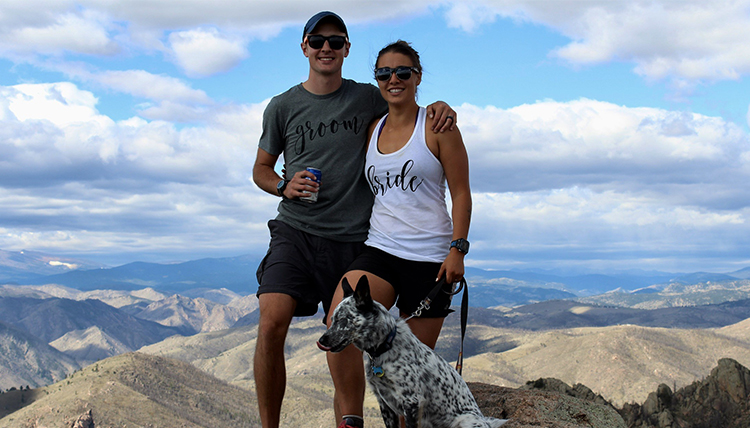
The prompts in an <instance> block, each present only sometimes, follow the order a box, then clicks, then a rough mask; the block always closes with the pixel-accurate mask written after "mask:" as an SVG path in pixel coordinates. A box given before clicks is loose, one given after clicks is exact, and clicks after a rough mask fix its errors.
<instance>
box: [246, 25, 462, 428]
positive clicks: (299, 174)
mask: <svg viewBox="0 0 750 428" xmlns="http://www.w3.org/2000/svg"><path fill="white" fill-rule="evenodd" d="M302 37H303V40H302V44H301V47H302V52H303V54H304V55H305V57H307V59H308V61H309V66H310V69H309V75H308V79H307V80H306V81H305V82H303V83H301V84H299V85H296V86H294V87H292V88H291V89H289V90H288V91H286V92H284V93H283V94H280V95H278V96H276V97H274V98H273V99H272V100H271V102H270V103H269V105H268V107H267V108H266V111H265V112H264V115H263V133H262V135H261V137H260V143H259V146H258V154H257V157H256V160H255V165H254V167H253V180H254V181H255V183H256V184H257V185H258V187H260V188H261V189H263V190H265V191H266V192H268V193H271V194H274V195H277V196H280V197H281V198H282V199H281V202H280V203H279V208H278V211H279V214H278V215H277V216H276V218H275V219H274V220H271V221H269V222H268V226H269V230H270V233H271V243H270V245H269V250H268V254H266V257H265V258H264V259H263V261H262V262H261V264H260V266H259V267H258V283H259V284H260V287H259V288H258V300H259V303H260V321H259V325H258V339H257V344H256V348H255V360H254V373H255V384H256V390H257V394H258V407H259V409H260V418H261V423H262V424H263V427H264V428H276V427H278V426H279V419H280V413H281V403H282V400H283V397H284V391H285V389H286V368H285V363H284V342H285V339H286V335H287V332H288V330H289V325H290V323H291V321H292V318H293V317H294V316H311V315H314V314H315V313H316V312H317V309H318V305H319V304H320V303H321V302H322V303H323V308H325V310H326V311H327V310H328V307H329V305H330V302H331V298H332V296H333V293H334V291H335V287H336V285H337V284H338V281H339V279H340V278H341V276H342V275H343V274H344V273H345V272H346V269H347V267H348V265H349V263H351V261H352V260H353V259H354V258H355V257H356V256H357V255H358V254H359V252H360V250H361V249H362V247H363V242H364V240H365V239H366V238H367V230H368V226H369V217H370V211H371V208H372V192H370V191H369V190H368V187H367V182H366V180H365V178H364V174H363V167H364V157H365V151H366V144H367V143H366V140H367V126H368V124H369V123H370V122H371V121H372V120H373V119H376V118H379V117H380V116H382V115H383V114H384V113H385V112H386V110H387V104H386V103H385V101H384V100H383V98H382V97H381V95H380V93H379V90H378V88H376V87H375V86H374V85H370V84H362V83H357V82H354V81H352V80H348V79H344V78H343V77H342V72H341V68H342V65H343V62H344V58H346V57H347V56H348V55H349V48H350V47H351V44H350V43H349V39H348V32H347V29H346V25H345V24H344V21H343V20H342V19H341V18H340V17H339V16H338V15H336V14H335V13H333V12H320V13H318V14H316V15H315V16H313V17H312V18H310V20H309V21H308V22H307V24H306V25H305V28H304V32H303V35H302ZM427 108H428V113H430V114H431V115H432V116H433V117H434V125H433V129H434V130H435V132H439V131H440V130H442V129H443V128H446V129H447V128H448V127H452V126H453V124H454V121H455V119H454V117H455V112H454V111H453V110H451V109H450V107H448V105H447V104H445V103H437V105H431V106H428V107H427ZM281 154H283V155H284V162H285V168H286V172H285V177H283V178H282V177H281V176H279V175H278V174H277V173H276V171H275V170H274V168H275V166H276V162H277V160H278V157H279V155H281ZM306 167H314V168H317V169H319V170H321V172H322V179H321V180H320V184H318V183H317V182H316V181H314V180H315V176H314V175H313V174H312V173H311V172H309V171H307V170H306ZM287 177H292V178H291V179H287ZM315 192H317V194H318V197H317V201H316V202H307V201H304V200H301V199H300V198H304V197H309V196H310V195H311V194H312V193H315ZM362 394H363V395H364V391H362ZM341 401H342V398H341V397H335V399H334V408H335V412H336V417H337V421H338V420H341V425H339V426H340V427H347V426H360V427H361V426H362V418H361V416H362V409H361V398H355V400H354V401H355V403H356V402H357V401H359V402H360V404H359V406H357V405H356V404H355V405H354V406H353V405H351V404H350V403H345V404H342V402H341ZM352 407H355V408H354V409H353V408H352ZM356 407H358V408H356ZM344 415H346V416H348V417H347V418H344V417H343V416H344Z"/></svg>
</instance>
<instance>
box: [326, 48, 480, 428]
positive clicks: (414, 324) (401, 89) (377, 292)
mask: <svg viewBox="0 0 750 428" xmlns="http://www.w3.org/2000/svg"><path fill="white" fill-rule="evenodd" d="M375 78H376V79H377V82H378V87H379V88H380V93H381V94H382V95H383V98H384V99H385V100H386V101H387V102H388V111H389V113H388V114H387V115H386V116H384V117H383V118H382V119H381V120H380V121H379V122H377V123H373V124H372V125H371V126H370V128H369V135H370V139H369V146H368V150H367V159H366V165H365V174H366V177H367V180H368V182H369V184H370V188H371V190H372V192H373V194H374V195H375V203H374V205H373V212H372V216H371V218H370V231H369V235H368V239H367V241H366V242H365V244H366V245H367V247H366V249H365V251H364V252H363V254H362V255H360V256H359V257H358V258H357V259H356V260H355V261H354V262H353V263H352V265H351V266H350V268H349V272H347V274H346V275H345V277H346V278H347V279H348V281H349V283H350V284H356V283H357V281H358V280H359V278H360V277H361V276H362V275H366V276H367V277H368V279H369V283H370V289H371V293H372V296H373V298H374V299H375V300H377V301H378V302H380V303H382V304H383V305H384V306H385V307H387V308H390V307H392V306H393V305H394V303H396V301H397V298H398V303H397V307H398V308H399V311H400V314H401V316H402V317H408V316H409V315H411V313H412V312H414V311H415V310H416V309H417V307H418V306H419V303H420V302H421V301H422V299H424V298H425V297H426V296H427V294H428V293H429V292H430V291H431V290H432V289H433V288H434V287H435V285H436V281H438V280H440V279H445V280H446V283H448V284H452V283H455V282H458V281H460V280H461V279H462V278H463V274H464V256H465V255H466V253H467V252H468V241H467V240H466V238H467V236H468V233H469V221H470V218H471V190H470V188H469V162H468V156H467V154H466V148H465V147H464V144H463V140H462V138H461V133H460V132H459V131H458V129H457V127H454V129H453V130H450V131H446V132H444V133H437V134H436V133H433V132H426V126H427V125H426V121H425V116H426V112H425V109H424V108H422V107H420V106H419V105H418V104H417V101H416V95H417V87H418V86H419V84H420V83H421V80H422V65H421V63H420V60H419V54H418V53H417V52H416V51H415V50H414V49H413V48H412V47H411V46H410V45H409V44H408V43H407V42H404V41H401V40H399V41H398V42H395V43H392V44H390V45H388V46H386V47H385V48H383V49H382V50H381V51H380V53H379V54H378V58H377V61H376V68H375ZM446 182H447V184H448V187H449V189H450V194H451V201H452V221H451V216H450V215H449V214H448V209H447V206H446V202H445V183H446ZM342 299H343V291H342V289H341V284H339V287H338V289H337V290H336V293H335V294H334V297H333V301H332V303H331V308H330V309H331V311H333V309H334V308H335V307H336V306H337V305H338V303H339V302H341V300H342ZM449 305H450V295H449V294H447V293H439V294H438V297H437V298H436V299H435V300H434V301H433V302H432V305H431V308H430V309H429V310H426V311H423V312H422V314H421V316H420V317H418V318H417V317H414V318H411V319H410V320H409V321H408V324H409V327H410V328H411V330H412V331H413V332H414V334H415V335H416V336H417V337H418V338H419V339H420V340H421V341H422V342H423V343H425V344H426V345H428V346H430V347H431V348H433V349H434V347H435V343H436V342H437V339H438V336H439V335H440V330H441V328H442V326H443V321H444V319H445V317H446V316H447V315H448V313H450V310H449V309H448V306H449ZM331 311H329V314H330V313H332V312H331ZM329 325H330V321H329ZM328 366H329V369H330V371H331V376H332V378H333V382H334V386H335V388H336V392H335V396H334V407H335V411H336V416H337V418H343V419H342V422H341V424H340V425H339V428H347V427H361V426H362V425H361V422H362V418H361V416H362V410H363V409H362V402H363V399H364V392H365V378H364V375H363V372H364V369H363V366H362V354H361V352H359V351H358V350H357V349H356V348H354V347H353V346H350V347H349V348H347V349H346V350H344V351H343V352H341V353H338V354H334V353H330V352H329V353H328ZM337 420H338V419H337Z"/></svg>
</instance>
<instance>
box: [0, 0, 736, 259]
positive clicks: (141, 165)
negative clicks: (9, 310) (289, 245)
mask: <svg viewBox="0 0 750 428" xmlns="http://www.w3.org/2000/svg"><path fill="white" fill-rule="evenodd" d="M321 10H333V11H335V12H337V13H338V14H339V15H340V16H341V17H342V18H343V19H344V20H345V21H346V23H347V26H348V29H349V36H350V41H351V43H352V47H351V52H350V55H349V56H348V58H347V59H346V60H345V63H344V69H343V73H344V77H346V78H350V79H354V80H357V81H360V82H374V80H373V78H372V68H373V64H374V61H375V56H376V54H377V52H378V50H380V48H382V47H383V46H385V45H386V44H388V43H390V42H393V41H396V40H398V39H403V40H406V41H409V42H411V43H412V45H413V46H414V48H415V49H417V50H418V51H419V53H420V55H421V58H422V64H423V66H424V69H425V72H424V75H423V79H422V84H421V85H420V88H419V95H418V101H419V103H420V104H421V105H427V104H430V103H432V102H434V101H437V100H442V101H445V102H447V103H448V104H450V105H451V106H452V107H453V108H454V109H455V110H456V111H457V113H458V114H457V116H458V117H457V119H458V120H457V122H458V126H459V128H460V130H461V133H462V135H463V138H464V143H465V145H466V148H467V151H468V153H469V159H470V179H471V187H472V195H473V205H474V206H473V217H472V225H471V231H470V234H469V240H470V241H471V244H472V247H471V251H470V253H469V255H468V257H467V259H466V263H467V265H469V266H474V267H479V268H484V269H562V270H568V271H586V272H612V271H626V270H660V271H672V272H694V271H710V272H731V271H735V270H738V269H741V268H744V267H748V266H750V239H748V237H750V184H748V183H750V125H749V122H750V112H749V108H750V84H749V83H748V80H749V76H748V75H749V74H750V43H748V40H750V0H732V1H728V0H712V1H710V2H707V1H704V0H700V1H691V0H680V1H676V0H667V1H639V0H628V1H618V0H602V1H597V0H587V1H581V0H575V1H572V0H555V1H552V0H548V1H542V0H533V1H528V0H527V1H524V0H504V1H501V0H495V1H493V0H485V1H479V0H477V1H436V0H429V1H427V0H425V1H422V0H414V1H389V0H383V1H379V2H369V1H368V2H365V1H351V0H346V1H344V0H342V1H318V2H316V1H292V0H276V1H273V2H266V1H252V0H243V1H239V0H213V1H211V2H207V1H203V0H182V1H178V0H129V1H107V0H79V1H70V0H3V1H2V2H0V207H1V208H0V249H2V250H6V251H20V250H24V249H25V250H35V251H42V252H47V253H51V254H57V255H65V256H70V257H79V258H85V259H88V260H93V261H98V262H101V263H106V264H109V265H121V264H125V263H128V262H132V261H150V262H171V261H182V260H193V259H198V258H203V257H228V256H236V255H244V254H253V255H259V256H260V255H262V254H264V253H265V251H266V249H267V247H268V239H269V236H268V230H267V226H266V222H267V221H268V220H269V219H270V218H273V217H274V216H275V215H276V206H277V204H278V198H277V197H274V196H271V195H267V194H265V193H264V192H262V191H261V190H260V189H258V188H257V187H256V186H255V184H254V183H253V182H252V179H251V176H252V165H253V162H254V160H255V153H256V151H257V143H258V138H259V136H260V132H261V125H262V114H263V110H264V108H265V106H266V105H267V103H268V101H269V100H270V98H272V97H273V96H275V95H277V94H279V93H281V92H283V91H285V90H286V89H288V88H289V87H291V86H293V85H295V84H298V83H300V82H302V81H304V80H305V79H306V78H307V73H308V63H307V60H306V58H305V57H304V56H303V54H302V51H301V48H300V42H301V38H302V28H303V26H304V23H305V22H306V21H307V19H308V18H309V17H310V16H312V15H313V14H315V13H317V12H318V11H321Z"/></svg>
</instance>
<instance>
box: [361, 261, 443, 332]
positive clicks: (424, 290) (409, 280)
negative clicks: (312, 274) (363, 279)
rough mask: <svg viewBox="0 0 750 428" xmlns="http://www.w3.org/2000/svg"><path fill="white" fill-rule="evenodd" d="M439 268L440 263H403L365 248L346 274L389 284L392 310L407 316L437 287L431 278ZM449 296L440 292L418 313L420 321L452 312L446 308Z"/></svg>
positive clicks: (433, 278)
mask: <svg viewBox="0 0 750 428" xmlns="http://www.w3.org/2000/svg"><path fill="white" fill-rule="evenodd" d="M440 265H441V263H435V262H416V261H412V260H405V259H402V258H400V257H396V256H393V255H391V254H388V253H386V252H385V251H382V250H379V249H377V248H374V247H369V246H367V247H365V250H364V251H362V253H361V254H360V255H359V257H357V258H356V259H355V260H354V261H353V262H352V264H351V265H349V271H352V270H363V271H365V272H369V273H371V274H373V275H375V276H377V277H380V278H382V279H384V280H385V281H387V282H388V283H390V284H391V285H392V286H393V289H394V290H395V291H396V294H397V295H398V300H397V301H396V307H397V308H398V309H399V310H400V311H401V313H402V314H405V315H411V313H412V312H414V311H415V310H416V309H417V308H418V307H419V303H420V302H421V301H422V300H423V299H424V298H425V297H427V295H428V294H429V293H430V291H432V289H433V288H434V287H435V285H437V283H436V282H435V278H437V275H438V272H440ZM447 291H450V290H447ZM451 297H452V296H451V295H450V294H448V293H447V292H444V291H440V292H439V293H438V294H437V296H435V299H434V300H433V301H432V303H431V305H430V309H429V310H425V311H422V315H421V318H445V317H446V316H447V315H448V314H449V313H451V312H453V311H452V310H451V309H450V304H451Z"/></svg>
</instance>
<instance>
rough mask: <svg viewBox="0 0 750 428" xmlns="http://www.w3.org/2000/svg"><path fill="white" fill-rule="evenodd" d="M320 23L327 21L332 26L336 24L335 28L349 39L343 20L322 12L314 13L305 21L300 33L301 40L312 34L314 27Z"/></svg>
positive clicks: (330, 13) (327, 12) (333, 14)
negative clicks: (302, 30) (303, 29)
mask: <svg viewBox="0 0 750 428" xmlns="http://www.w3.org/2000/svg"><path fill="white" fill-rule="evenodd" d="M321 21H329V22H332V23H333V24H336V26H337V27H339V29H340V30H341V31H343V32H344V34H346V36H347V37H349V32H348V31H346V24H344V20H343V19H341V17H340V16H338V15H336V14H335V13H333V12H329V11H323V12H318V13H316V14H315V15H313V17H312V18H310V19H309V20H308V21H307V24H305V31H304V32H303V33H302V40H305V36H306V35H308V34H310V33H312V32H313V31H314V30H315V27H317V26H318V24H320V23H321Z"/></svg>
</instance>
